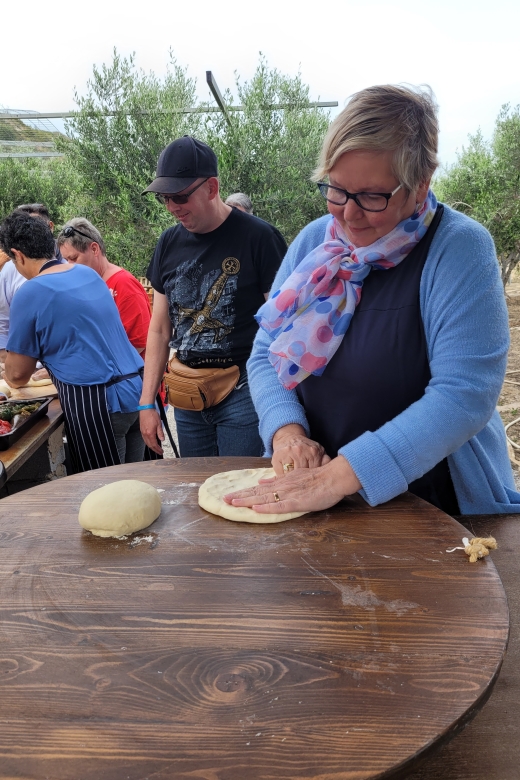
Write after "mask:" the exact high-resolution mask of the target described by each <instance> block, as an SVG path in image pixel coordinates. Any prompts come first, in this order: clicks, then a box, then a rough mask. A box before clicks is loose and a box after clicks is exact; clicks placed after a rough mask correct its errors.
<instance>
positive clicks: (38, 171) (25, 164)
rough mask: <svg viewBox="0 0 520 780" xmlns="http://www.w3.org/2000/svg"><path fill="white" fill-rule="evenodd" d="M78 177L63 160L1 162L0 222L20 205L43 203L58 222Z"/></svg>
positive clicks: (75, 187) (11, 160)
mask: <svg viewBox="0 0 520 780" xmlns="http://www.w3.org/2000/svg"><path fill="white" fill-rule="evenodd" d="M78 186H79V177H78V175H77V174H76V173H75V171H74V170H73V168H71V167H70V166H69V164H68V163H67V161H66V160H63V159H60V158H50V159H42V158H38V157H27V158H20V159H17V158H8V157H7V158H2V159H0V219H3V218H4V217H5V216H7V215H8V214H10V213H11V211H12V210H13V209H15V208H16V207H17V206H19V205H20V204H22V203H45V205H46V206H47V207H48V209H49V213H50V215H51V217H52V218H53V219H54V220H55V221H56V222H57V221H59V219H60V217H61V213H62V208H63V206H64V204H65V202H66V201H67V200H68V198H69V195H70V192H71V191H74V190H76V189H77V188H78Z"/></svg>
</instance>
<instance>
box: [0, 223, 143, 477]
mask: <svg viewBox="0 0 520 780" xmlns="http://www.w3.org/2000/svg"><path fill="white" fill-rule="evenodd" d="M0 247H2V249H3V250H4V251H5V252H7V254H9V256H10V257H11V259H12V260H13V262H14V263H15V265H16V268H17V269H18V271H19V272H20V273H21V274H22V276H24V277H25V278H26V279H27V280H28V282H27V283H26V284H24V285H22V287H20V289H19V290H18V292H17V295H16V296H15V298H14V299H13V302H12V306H11V326H10V331H9V339H8V342H7V352H8V354H7V357H6V361H5V370H4V378H5V379H6V381H7V382H8V384H10V385H11V386H12V387H21V386H23V385H24V384H25V383H26V382H27V381H28V379H29V378H30V377H31V375H32V374H33V372H34V368H35V366H36V362H37V361H38V360H39V361H41V362H42V363H43V365H44V366H45V367H46V368H47V369H48V371H49V373H50V374H51V376H52V379H53V381H54V384H55V385H56V388H57V390H58V395H59V398H60V402H61V406H62V409H63V413H64V416H65V422H66V431H67V441H68V443H69V447H70V451H71V455H72V460H73V463H74V467H75V469H76V471H78V472H80V471H88V470H90V469H94V468H101V467H104V466H112V465H117V464H119V463H125V462H126V463H128V462H138V461H141V460H142V459H143V454H144V441H143V439H142V437H141V434H140V431H139V420H138V406H139V397H140V394H141V391H142V379H141V373H142V368H143V361H142V358H141V357H140V356H139V354H138V353H137V351H136V350H135V349H134V347H133V346H132V345H131V344H130V342H129V341H128V338H127V335H126V333H125V330H124V328H123V325H122V324H121V318H120V316H119V313H118V311H117V308H116V305H115V303H114V301H113V299H112V296H111V295H110V291H109V290H108V288H107V286H106V284H105V283H104V282H103V280H102V279H101V278H100V277H99V275H98V274H96V272H95V271H93V270H92V269H90V268H86V267H84V266H80V265H72V264H69V263H66V262H63V260H59V259H57V258H56V257H55V244H54V239H53V237H52V233H51V231H50V229H49V227H48V226H47V225H46V224H45V223H44V222H43V221H42V220H39V219H35V218H34V217H31V216H29V215H27V214H24V213H22V212H18V213H17V212H13V214H11V215H10V216H9V217H7V218H6V219H5V220H4V222H3V223H2V225H1V226H0Z"/></svg>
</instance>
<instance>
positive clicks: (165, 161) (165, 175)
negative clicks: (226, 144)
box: [142, 135, 218, 195]
mask: <svg viewBox="0 0 520 780" xmlns="http://www.w3.org/2000/svg"><path fill="white" fill-rule="evenodd" d="M210 176H218V165H217V155H216V154H215V152H214V151H213V149H210V147H209V146H208V145H207V144H205V143H203V142H202V141H198V140H197V139H196V138H193V137H192V136H191V135H184V136H183V137H182V138H177V140H176V141H172V143H171V144H168V146H167V147H166V148H165V149H163V150H162V152H161V154H160V155H159V161H158V162H157V176H156V178H155V179H154V180H153V182H152V183H151V184H150V185H149V186H148V187H147V188H146V189H145V191H144V192H143V193H142V195H144V194H145V192H161V193H163V194H168V195H175V193H177V192H181V190H184V189H186V187H189V186H190V184H193V182H194V181H196V180H197V179H200V178H209V177H210Z"/></svg>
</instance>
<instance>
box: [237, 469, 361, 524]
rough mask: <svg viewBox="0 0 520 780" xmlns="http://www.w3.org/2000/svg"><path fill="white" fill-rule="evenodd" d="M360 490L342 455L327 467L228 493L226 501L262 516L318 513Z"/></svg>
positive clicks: (358, 482) (291, 474) (308, 470)
mask: <svg viewBox="0 0 520 780" xmlns="http://www.w3.org/2000/svg"><path fill="white" fill-rule="evenodd" d="M360 489H361V483H360V481H359V480H358V478H357V477H356V475H355V473H354V471H353V470H352V468H351V466H350V464H349V463H348V461H347V460H346V459H345V458H344V457H343V456H342V455H338V457H337V458H334V460H332V461H330V463H327V464H326V465H325V466H319V467H318V468H311V469H297V470H295V471H291V472H290V473H289V474H288V475H287V476H285V477H273V479H264V480H262V481H261V482H260V483H259V484H258V485H257V486H256V487H252V488H247V489H246V490H237V491H236V492H235V493H228V495H226V496H224V501H225V502H226V503H227V504H231V505H232V506H247V507H250V508H252V509H254V510H255V512H258V513H259V514H283V513H285V512H317V511H319V510H320V509H328V508H329V507H331V506H334V504H337V503H338V501H341V499H342V498H344V497H345V496H350V495H352V493H356V492H357V491H358V490H360ZM276 496H278V500H276Z"/></svg>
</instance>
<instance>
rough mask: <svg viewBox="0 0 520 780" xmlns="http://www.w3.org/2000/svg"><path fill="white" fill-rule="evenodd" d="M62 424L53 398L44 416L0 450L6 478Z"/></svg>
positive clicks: (56, 403) (61, 417) (58, 403)
mask: <svg viewBox="0 0 520 780" xmlns="http://www.w3.org/2000/svg"><path fill="white" fill-rule="evenodd" d="M53 386H54V385H53ZM29 389H31V388H29ZM32 389H35V388H32ZM38 397H40V398H41V397H43V396H42V395H41V393H40V396H38ZM24 400H25V399H24ZM62 424H63V412H62V410H61V406H60V402H59V401H58V399H57V398H55V399H54V401H51V402H50V404H49V413H48V414H46V415H45V417H42V418H41V419H40V420H38V421H37V422H36V423H35V424H34V425H33V427H32V428H29V430H28V431H27V433H25V434H24V435H23V436H22V437H21V438H20V439H18V441H16V442H15V443H14V444H13V446H12V447H9V449H8V450H2V451H0V460H1V461H2V463H3V464H4V466H5V469H6V471H7V478H8V479H9V478H10V477H12V476H13V474H15V473H16V472H17V471H18V469H19V468H20V466H23V464H24V463H25V462H26V461H27V460H29V458H30V457H31V456H32V455H34V453H35V452H36V451H37V450H38V449H39V448H40V447H41V446H42V444H44V443H45V442H46V441H47V440H48V439H49V438H50V436H51V435H52V434H53V433H54V431H56V430H57V428H59V426H60V425H62Z"/></svg>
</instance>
